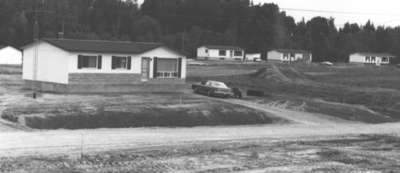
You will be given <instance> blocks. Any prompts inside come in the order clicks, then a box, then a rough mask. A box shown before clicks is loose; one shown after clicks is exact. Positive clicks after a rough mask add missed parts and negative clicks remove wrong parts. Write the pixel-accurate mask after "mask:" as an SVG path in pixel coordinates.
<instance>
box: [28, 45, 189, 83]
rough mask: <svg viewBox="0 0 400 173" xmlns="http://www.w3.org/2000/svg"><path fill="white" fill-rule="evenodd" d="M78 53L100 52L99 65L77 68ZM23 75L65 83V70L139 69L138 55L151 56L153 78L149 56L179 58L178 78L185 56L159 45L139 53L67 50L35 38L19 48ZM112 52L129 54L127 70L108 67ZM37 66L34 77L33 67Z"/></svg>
mask: <svg viewBox="0 0 400 173" xmlns="http://www.w3.org/2000/svg"><path fill="white" fill-rule="evenodd" d="M35 48H37V57H38V61H37V68H34V66H35ZM78 55H96V56H97V55H101V56H102V68H101V69H78ZM23 56H24V57H23V79H25V80H37V81H44V82H53V83H62V84H67V83H68V74H69V73H133V74H140V73H141V62H142V57H149V58H151V59H152V62H151V65H150V77H151V78H153V73H152V71H153V62H154V61H153V59H154V57H158V58H182V69H181V72H182V78H186V58H185V57H182V56H181V55H179V54H177V53H175V52H174V51H171V50H169V49H167V48H164V47H160V48H156V49H153V50H151V51H148V52H145V53H143V54H140V55H127V54H98V53H83V52H67V51H64V50H62V49H60V48H57V47H55V46H52V45H51V44H48V43H46V42H39V43H37V44H32V45H31V46H28V47H26V48H25V49H24V51H23ZM112 56H131V57H132V59H131V70H120V69H114V70H112V69H111V60H112ZM35 69H37V77H36V79H35V77H34V71H35Z"/></svg>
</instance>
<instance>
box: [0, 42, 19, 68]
mask: <svg viewBox="0 0 400 173" xmlns="http://www.w3.org/2000/svg"><path fill="white" fill-rule="evenodd" d="M0 64H6V65H21V64H22V53H21V51H20V50H18V49H16V48H14V47H11V46H5V47H1V46H0Z"/></svg>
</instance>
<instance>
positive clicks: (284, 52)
mask: <svg viewBox="0 0 400 173" xmlns="http://www.w3.org/2000/svg"><path fill="white" fill-rule="evenodd" d="M267 59H268V61H279V62H286V63H291V62H307V63H311V62H312V53H311V52H309V51H305V50H295V49H273V50H270V51H268V53H267Z"/></svg>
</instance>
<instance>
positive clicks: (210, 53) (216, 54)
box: [197, 45, 244, 61]
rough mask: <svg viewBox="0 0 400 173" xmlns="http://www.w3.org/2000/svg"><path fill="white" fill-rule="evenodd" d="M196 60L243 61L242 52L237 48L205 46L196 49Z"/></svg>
mask: <svg viewBox="0 0 400 173" xmlns="http://www.w3.org/2000/svg"><path fill="white" fill-rule="evenodd" d="M197 59H201V60H240V61H243V60H244V50H243V49H242V48H240V47H237V46H217V45H205V46H201V47H199V48H197Z"/></svg>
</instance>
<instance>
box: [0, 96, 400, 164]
mask: <svg viewBox="0 0 400 173" xmlns="http://www.w3.org/2000/svg"><path fill="white" fill-rule="evenodd" d="M228 102H230V103H234V104H239V105H243V106H247V107H251V108H255V109H258V110H263V111H266V112H270V113H273V114H275V115H276V116H278V117H282V118H285V119H288V120H291V121H292V122H294V123H292V124H277V125H259V126H227V127H195V128H132V129H94V130H54V131H35V132H23V131H14V132H11V131H8V132H7V131H5V132H2V133H0V141H1V142H0V156H21V155H31V154H37V153H40V154H42V155H46V154H65V153H71V154H74V153H75V154H79V153H81V152H84V153H86V152H94V151H108V150H115V149H128V148H130V149H136V148H137V149H140V148H147V147H152V146H163V145H180V144H188V143H189V144H190V143H199V142H207V141H231V140H247V139H271V140H287V139H293V138H294V139H296V138H303V137H316V138H318V137H328V136H340V135H353V134H354V135H357V134H398V133H400V123H389V124H377V125H371V124H362V123H354V122H348V121H344V120H339V119H334V118H331V117H329V116H325V115H319V114H312V113H306V112H295V111H290V110H285V109H280V108H274V107H271V106H268V105H260V104H256V103H252V102H248V101H241V100H228Z"/></svg>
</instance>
